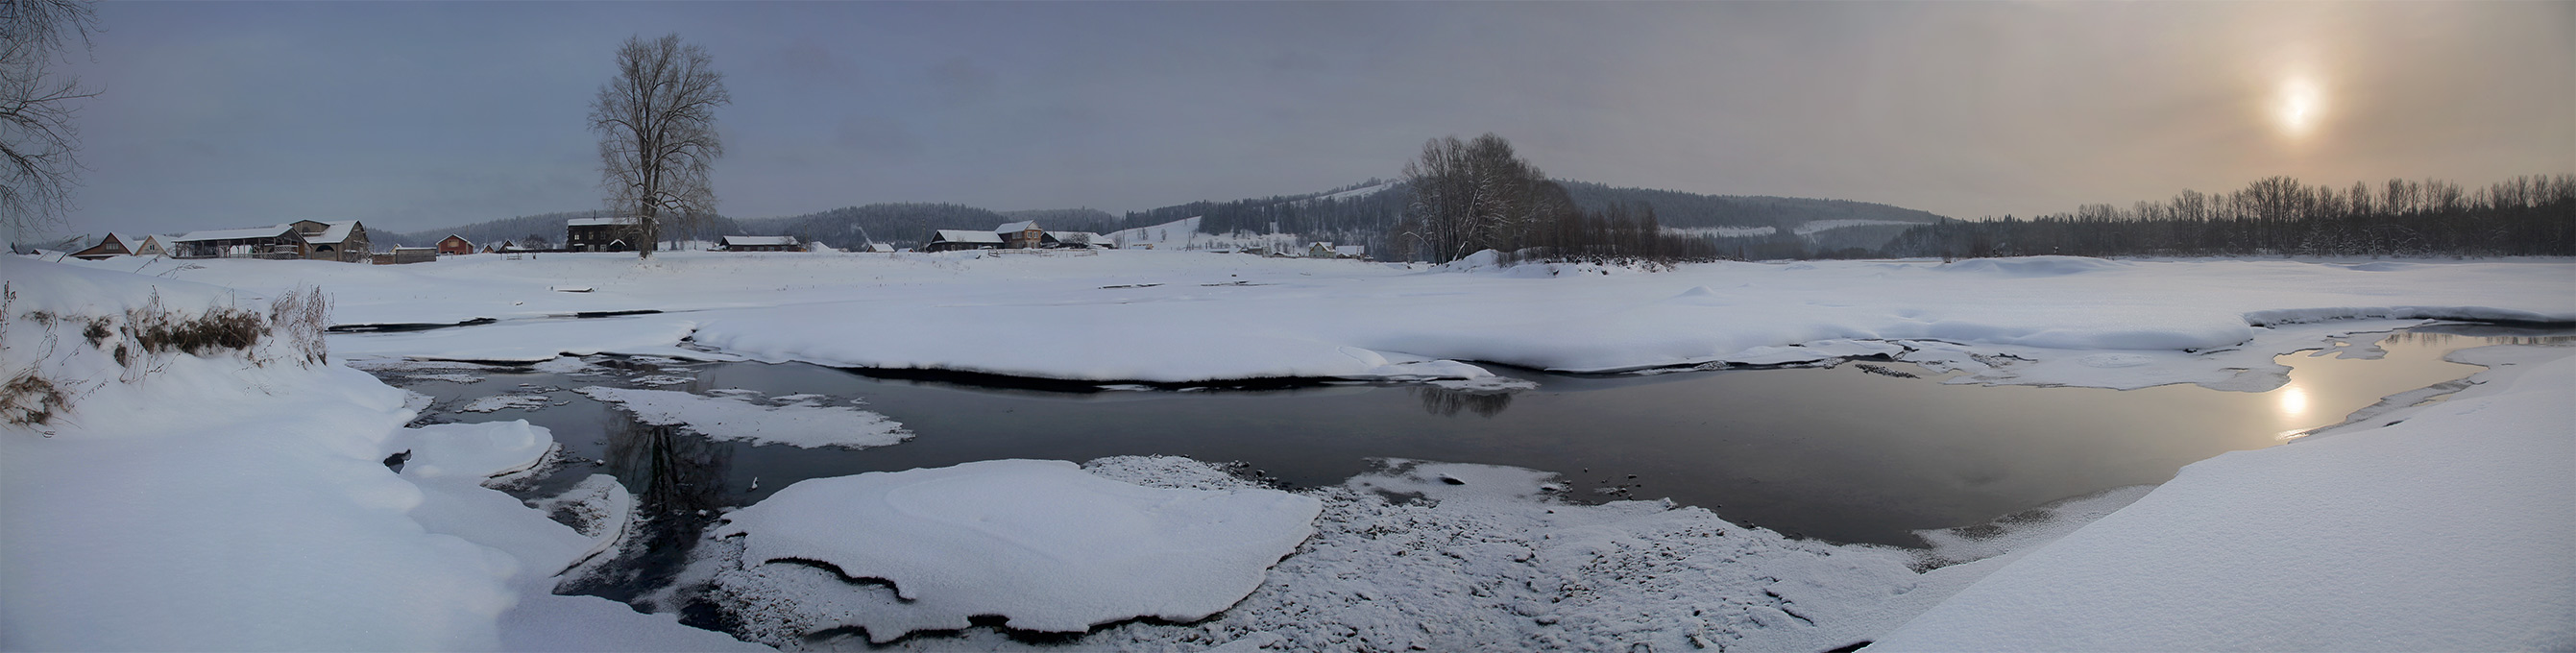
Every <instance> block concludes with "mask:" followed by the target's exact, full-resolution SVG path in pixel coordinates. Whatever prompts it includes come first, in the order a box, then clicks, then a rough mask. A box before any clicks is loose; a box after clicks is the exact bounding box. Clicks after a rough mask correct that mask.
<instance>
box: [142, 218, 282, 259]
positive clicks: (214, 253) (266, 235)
mask: <svg viewBox="0 0 2576 653" xmlns="http://www.w3.org/2000/svg"><path fill="white" fill-rule="evenodd" d="M170 246H171V247H173V248H174V251H171V252H170V255H171V256H174V257H178V258H265V259H289V260H292V259H300V258H304V232H303V231H301V230H298V229H296V228H295V225H291V224H281V225H273V226H267V227H250V228H247V229H215V230H210V231H191V232H188V233H186V234H183V235H180V236H179V237H178V238H173V239H171V240H170Z"/></svg>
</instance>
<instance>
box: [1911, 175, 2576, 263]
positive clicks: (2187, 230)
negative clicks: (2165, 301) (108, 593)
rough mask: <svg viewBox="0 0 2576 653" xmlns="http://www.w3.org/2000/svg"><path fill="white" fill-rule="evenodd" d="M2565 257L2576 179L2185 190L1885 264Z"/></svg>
mask: <svg viewBox="0 0 2576 653" xmlns="http://www.w3.org/2000/svg"><path fill="white" fill-rule="evenodd" d="M2037 254H2066V255H2074V256H2241V255H2298V256H2364V255H2366V256H2569V255H2576V175H2568V174H2560V175H2525V176H2521V177H2515V178H2512V179H2507V180H2504V181H2501V182H2497V183H2495V184H2492V185H2489V186H2487V187H2484V188H2477V189H2465V188H2462V187H2461V186H2460V185H2459V184H2457V183H2452V182H2448V181H2440V180H2424V181H2413V180H2407V179H2391V180H2388V181H2387V182H2386V183H2383V184H2375V185H2374V184H2370V183H2367V182H2354V183H2353V184H2352V185H2351V186H2349V187H2342V188H2338V187H2335V186H2311V185H2308V184H2305V183H2302V182H2300V181H2299V180H2297V179H2293V178H2290V177H2271V178H2267V179H2263V180H2261V181H2257V182H2254V183H2253V184H2251V185H2248V186H2246V187H2245V188H2242V189H2238V190H2237V191H2235V192H2231V193H2219V194H2208V195H2204V194H2201V193H2198V192H2194V191H2189V190H2186V191H2183V192H2182V193H2181V194H2178V195H2175V196H2174V197H2173V199H2171V200H2167V201H2163V202H2153V201H2142V202H2138V203H2136V204H2133V205H2131V206H2129V207H2126V208H2122V207H2118V206H2112V205H2109V204H2087V205H2084V206H2082V207H2078V208H2077V209H2076V210H2075V212H2073V213H2058V214H2052V215H2044V216H2039V217H2035V218H2030V219H2016V218H2014V217H2012V216H2004V218H2003V219H2001V220H1988V221H1981V222H1963V221H1950V222H1943V223H1939V224H1936V225H1929V226H1923V227H1916V228H1913V229H1911V230H1908V231H1906V232H1905V233H1904V234H1902V235H1900V236H1898V237H1897V238H1896V239H1895V240H1894V241H1891V242H1889V243H1888V244H1887V246H1886V247H1885V248H1884V250H1883V251H1881V252H1879V255H1882V256H1894V257H1906V256H1939V257H1944V258H1975V257H1991V256H2028V255H2037Z"/></svg>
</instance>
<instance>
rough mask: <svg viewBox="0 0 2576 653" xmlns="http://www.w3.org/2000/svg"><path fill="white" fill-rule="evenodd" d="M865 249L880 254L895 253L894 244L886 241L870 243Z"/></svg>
mask: <svg viewBox="0 0 2576 653" xmlns="http://www.w3.org/2000/svg"><path fill="white" fill-rule="evenodd" d="M865 251H868V252H874V253H878V254H892V253H894V246H893V245H888V244H885V243H868V248H867V249H866V250H865Z"/></svg>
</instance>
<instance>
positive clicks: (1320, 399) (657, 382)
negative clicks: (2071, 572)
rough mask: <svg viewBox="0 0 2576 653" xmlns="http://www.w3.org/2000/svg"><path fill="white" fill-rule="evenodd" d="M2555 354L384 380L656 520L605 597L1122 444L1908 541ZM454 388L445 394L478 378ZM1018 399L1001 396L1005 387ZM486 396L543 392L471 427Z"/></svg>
mask: <svg viewBox="0 0 2576 653" xmlns="http://www.w3.org/2000/svg"><path fill="white" fill-rule="evenodd" d="M2534 339H2540V340H2554V341H2565V340H2567V339H2569V336H2568V335H2567V334H2566V333H2564V332H2535V331H2523V330H2514V329H2505V328H2499V327H2485V326H2468V325H2432V326H2426V327H2419V328H2416V329H2413V330H2411V331H2404V332H2398V333H2394V334H2359V335H2355V336H2350V337H2347V338H2341V339H2337V340H2334V341H2330V342H2329V343H2327V346H2326V347H2325V348H2323V349H2319V350H2312V351H2303V352H2298V353H2293V354H2289V355H2284V356H2281V357H2279V358H2278V359H2277V360H2278V361H2279V362H2281V363H2282V364H2285V365H2288V366H2290V367H2292V368H2293V371H2292V372H2291V375H2290V382H2289V383H2288V384H2286V385H2283V386H2281V387H2279V388H2276V389H2273V390H2270V391H2266V392H2224V391H2216V390H2209V389H2206V388H2202V387H2198V386H2193V385H2170V386H2162V387H2155V388H2147V389H2141V390H2126V391H2120V390H2103V389H2093V388H2064V387H2027V386H1978V385H1965V384H1944V383H1941V382H1940V381H1941V379H1943V378H1945V377H1944V375H1941V374H1935V373H1933V372H1930V371H1928V370H1925V369H1923V368H1919V367H1915V366H1912V365H1906V364H1901V363H1870V362H1847V363H1843V364H1841V365H1837V366H1834V367H1831V368H1789V369H1756V370H1733V371H1689V372H1674V373H1666V374H1646V375H1610V376H1571V375H1559V374H1547V373H1539V372H1533V371H1527V370H1514V369H1509V368H1503V369H1501V370H1500V371H1501V372H1502V373H1504V374H1506V375H1508V376H1513V377H1516V378H1521V379H1525V380H1528V381H1531V382H1534V383H1535V384H1536V387H1535V388H1531V389H1523V390H1516V391H1507V392H1471V391H1456V390H1446V389H1441V388H1437V387H1431V386H1424V385H1365V384H1351V385H1308V386H1300V387H1273V388H1208V389H1191V390H1185V391H1173V390H1127V389H1109V390H1103V389H1099V388H1096V387H1091V386H1086V385H1080V384H1047V383H1011V382H1010V380H1009V379H1006V378H1001V377H970V376H956V375H940V374H920V373H906V374H891V375H890V374H885V373H882V372H877V373H871V372H868V371H852V370H842V369H835V368H830V367H822V366H814V365H805V364H794V363H790V364H761V363H684V362H679V361H673V360H667V359H654V358H649V357H640V358H619V357H593V358H591V359H589V362H590V365H589V366H587V367H585V368H584V369H582V370H580V371H567V372H539V371H534V370H532V369H529V368H514V367H480V366H462V365H450V366H448V367H444V368H432V369H423V368H414V367H395V368H392V369H385V370H381V371H379V372H378V373H379V374H380V375H382V376H384V377H385V378H386V379H387V380H388V381H389V382H391V383H394V384H396V385H399V386H402V387H406V388H409V389H411V390H414V391H417V392H421V393H424V394H428V395H430V396H432V397H434V398H435V399H436V403H435V404H433V407H432V408H431V409H430V411H429V419H431V420H435V421H465V422H474V421H489V420H497V419H526V420H529V421H530V422H533V423H535V424H538V425H541V426H545V427H547V428H549V429H551V430H553V432H554V434H555V437H556V439H557V440H558V441H559V442H561V443H562V444H563V446H565V447H566V448H567V449H568V451H567V453H568V454H569V455H570V456H571V457H572V458H575V459H578V460H582V461H597V462H582V463H576V464H573V465H571V466H568V467H567V468H565V470H564V471H562V472H561V473H557V474H555V475H553V476H551V477H549V478H547V479H545V480H542V481H540V483H539V485H538V486H537V487H534V488H528V489H527V490H526V493H527V496H531V497H534V496H541V495H548V494H552V493H554V492H556V491H559V490H561V489H562V488H563V487H565V486H568V485H569V484H570V483H572V482H575V481H578V480H579V479H580V478H582V477H585V476H587V475H588V474H590V473H593V472H595V471H604V472H606V473H610V474H613V475H615V476H617V477H618V479H619V480H620V481H621V482H623V483H624V484H625V485H626V486H627V487H628V488H630V489H631V490H633V491H634V492H635V493H636V495H637V496H638V499H639V501H640V502H641V504H642V505H641V506H639V507H640V508H641V509H642V510H644V511H645V512H646V513H647V514H654V515H661V516H664V519H662V520H661V521H659V522H657V523H658V524H659V525H660V528H657V529H656V530H661V531H664V532H659V533H656V534H654V537H656V538H659V539H662V540H665V542H664V543H665V546H658V547H653V548H652V550H654V551H656V552H658V556H657V558H658V559H650V560H631V561H628V564H627V565H624V567H625V569H626V573H623V574H618V575H617V576H619V577H621V579H620V580H618V581H617V582H620V583H623V584H625V585H626V586H624V587H600V588H593V589H594V591H599V592H601V593H604V594H610V595H627V594H628V593H629V592H636V591H642V590H646V589H648V588H649V587H651V586H653V585H656V584H658V583H660V582H662V580H661V579H663V578H665V577H667V574H668V573H669V572H670V571H671V570H675V569H676V568H677V565H678V564H679V563H680V562H681V560H680V558H681V554H682V553H683V552H685V550H686V549H687V548H688V547H689V546H691V545H692V544H693V543H694V542H695V541H697V529H699V528H703V527H704V525H706V524H708V523H711V522H712V520H713V516H714V515H715V513H716V512H717V510H718V509H720V508H724V507H736V506H744V505H749V504H751V503H755V502H757V501H759V500H761V499H762V498H764V497H766V496H768V495H769V493H771V492H774V491H776V490H778V489H780V488H784V487H786V486H788V485H789V484H792V483H794V482H796V481H799V480H803V479H808V478H820V477H831V476H843V475H849V474H857V473H861V472H868V471H890V470H903V469H911V468H916V467H938V466H947V465H954V464H958V463H963V462H970V461H976V460H989V459H996V458H1041V459H1060V460H1073V461H1082V460H1090V459H1094V458H1100V457H1104V456H1115V455H1132V454H1165V455H1178V456H1186V457H1190V458H1196V459H1200V460H1206V461H1212V462H1239V463H1241V464H1242V469H1243V471H1244V472H1246V473H1247V474H1253V475H1260V476H1265V477H1268V478H1271V479H1275V481H1276V482H1277V483H1279V484H1281V485H1283V486H1285V487H1290V488H1296V487H1309V486H1316V485H1330V484H1337V483H1340V482H1342V481H1343V480H1344V479H1346V478H1349V477H1350V476H1352V475H1355V474H1359V473H1362V472H1364V471H1368V470H1370V469H1371V468H1372V467H1373V466H1374V463H1373V461H1374V460H1375V459H1380V458H1409V459H1421V460H1437V461H1446V462H1467V463H1481V464H1494V465H1509V466H1517V467H1526V468H1531V469H1538V470H1544V471H1549V472H1555V473H1557V474H1560V475H1561V477H1562V479H1563V480H1564V481H1565V483H1564V486H1565V492H1564V498H1565V499H1567V500H1570V501H1579V502H1599V501H1605V500H1613V499H1656V498H1670V499H1671V500H1673V501H1675V502H1677V503H1681V504H1685V505H1696V506H1701V507H1706V508H1709V509H1711V510H1713V511H1715V512H1716V513H1717V514H1718V515H1720V516H1721V517H1724V518H1725V519H1727V520H1728V521H1731V522H1734V523H1737V524H1741V525H1745V526H1758V527H1764V528H1770V529H1773V530H1777V531H1780V532H1781V533H1783V534H1787V535H1791V536H1794V537H1806V538H1814V539H1820V540H1825V541H1830V542H1837V543H1872V544H1884V545H1894V546H1904V547H1912V546H1920V545H1921V544H1922V540H1921V539H1920V537H1919V536H1918V535H1917V534H1916V531H1922V530H1928V529H1942V528H1954V527H1966V526H1973V525H1978V524H1984V523H1987V522H1988V521H1990V520H1993V519H1995V518H1997V517H1998V516H2002V515H2007V514H2011V513H2014V512H2016V511H2021V510H2026V509H2029V508H2032V507H2035V506H2040V505H2043V504H2047V503H2049V502H2052V501H2056V500H2060V499H2066V498H2070V497H2077V496H2083V495H2088V494H2094V493H2099V492H2102V491H2105V490H2109V489H2113V488H2120V487H2126V486H2135V485H2145V484H2156V483H2162V482H2164V481H2166V480H2168V479H2170V478H2172V476H2173V475H2174V473H2175V472H2176V470H2178V469H2180V468H2181V467H2182V466H2183V465H2186V464H2190V463H2192V462H2195V461H2199V460H2204V459H2207V458H2210V457H2212V456H2215V455H2218V454H2221V453H2225V452H2228V451H2236V450H2244V449H2255V448H2261V447H2266V446H2271V445H2274V444H2278V443H2280V442H2283V441H2284V440H2286V439H2289V438H2294V437H2297V435H2298V434H2299V433H2301V432H2302V431H2305V430H2309V429H2314V428H2318V427H2323V426H2328V425H2332V424H2335V423H2338V422H2340V421H2342V420H2343V419H2345V417H2346V416H2347V415H2350V414H2351V413H2353V412H2354V411H2356V410H2360V409H2363V408H2365V407H2368V406H2371V405H2372V404H2374V403H2377V402H2379V401H2380V400H2381V399H2382V398H2383V397H2386V396H2389V395H2392V394H2397V393H2401V392H2405V391H2409V390H2414V389H2417V388H2423V387H2426V386H2431V385H2435V384H2439V383H2443V382H2446V381H2451V380H2454V379H2458V378H2461V377H2464V376H2467V375H2468V374H2470V373H2471V372H2474V371H2475V370H2476V369H2478V368H2475V367H2471V366H2467V365H2460V364H2456V363H2449V362H2445V361H2443V360H2442V355H2443V354H2444V353H2447V352H2449V351H2453V350H2456V349H2460V348H2464V347H2471V346H2477V345H2482V344H2488V343H2492V342H2505V341H2531V340H2534ZM477 377H479V378H480V379H481V380H479V381H476V382H471V383H467V382H463V381H464V379H468V378H477ZM1007 385H1016V386H1018V387H1005V386H1007ZM586 386H610V387H639V388H655V389H662V390H686V391H690V392H693V393H699V394H706V393H710V392H714V391H719V390H723V391H728V392H730V393H731V394H732V395H733V396H749V395H747V394H745V393H742V392H740V391H745V390H747V391H751V392H753V393H758V394H759V395H762V396H769V397H781V396H792V395H822V397H819V398H813V399H808V400H807V401H820V402H822V403H826V404H838V405H851V404H854V403H855V404H857V405H858V406H859V407H861V408H864V409H866V410H869V411H874V412H877V413H882V414H883V415H885V416H887V417H889V418H892V419H893V420H894V421H897V422H901V423H902V424H903V425H904V428H906V429H908V430H909V431H911V432H912V434H913V436H912V437H911V439H909V440H908V441H905V442H903V443H901V444H895V445H891V446H881V447H873V448H865V449H842V448H830V447H824V448H800V447H792V446H785V445H775V444H771V445H755V444H751V443H748V442H742V441H715V440H710V439H708V438H705V437H702V436H699V435H697V434H695V433H691V432H689V431H688V430H687V429H685V428H682V427H672V426H654V425H649V424H642V423H639V422H638V421H637V420H635V419H633V417H632V415H630V414H629V413H628V412H626V411H625V410H624V409H622V408H620V407H619V406H617V405H615V404H608V403H602V402H598V401H594V400H593V399H591V398H590V397H588V396H585V395H583V394H581V393H578V392H575V391H573V389H574V388H580V387H586ZM496 395H521V396H532V395H542V396H544V397H546V398H547V400H546V401H544V402H542V406H539V405H538V403H539V402H530V401H522V402H521V405H520V406H519V407H512V408H502V409H499V410H496V411H489V412H462V411H460V410H459V409H460V408H462V407H465V406H467V405H470V404H472V403H474V402H475V401H476V400H478V399H483V398H486V397H492V396H496Z"/></svg>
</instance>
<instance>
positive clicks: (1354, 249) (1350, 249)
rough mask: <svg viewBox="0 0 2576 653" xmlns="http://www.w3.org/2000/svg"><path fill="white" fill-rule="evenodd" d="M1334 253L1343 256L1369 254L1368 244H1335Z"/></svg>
mask: <svg viewBox="0 0 2576 653" xmlns="http://www.w3.org/2000/svg"><path fill="white" fill-rule="evenodd" d="M1333 253H1335V254H1340V255H1343V256H1367V255H1368V246H1367V245H1334V246H1333Z"/></svg>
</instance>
